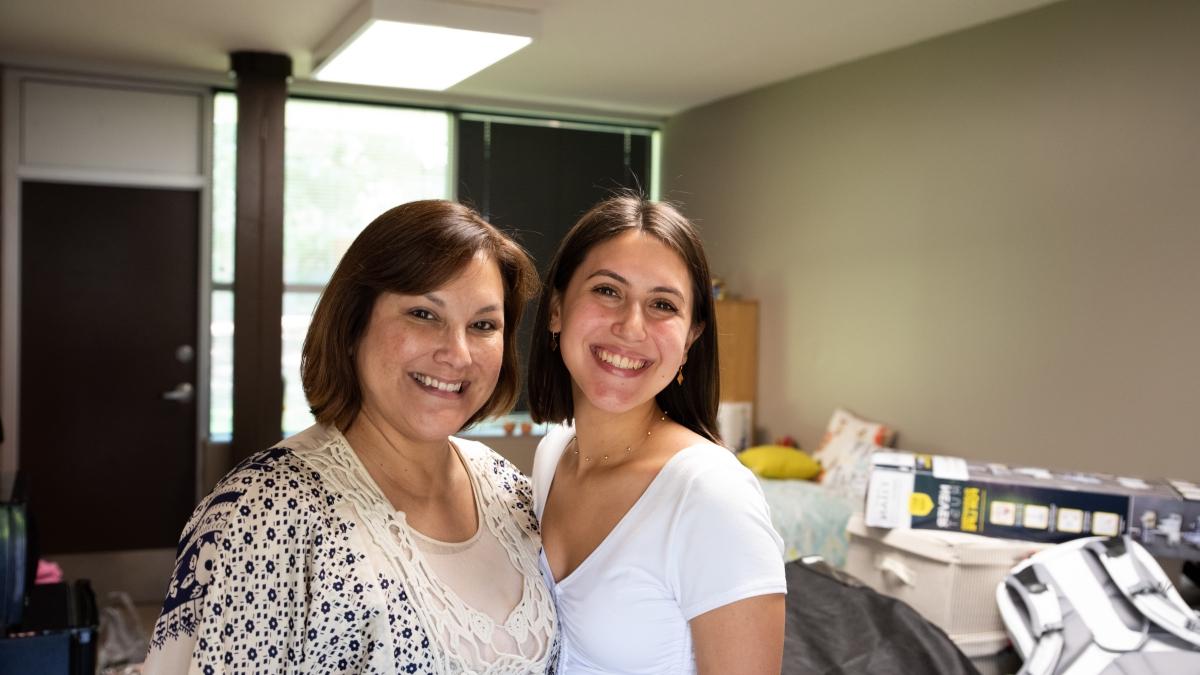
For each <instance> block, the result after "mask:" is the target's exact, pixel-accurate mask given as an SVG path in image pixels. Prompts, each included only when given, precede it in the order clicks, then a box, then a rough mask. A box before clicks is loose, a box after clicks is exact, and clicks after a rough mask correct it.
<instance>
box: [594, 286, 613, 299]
mask: <svg viewBox="0 0 1200 675" xmlns="http://www.w3.org/2000/svg"><path fill="white" fill-rule="evenodd" d="M592 292H593V293H595V294H597V295H607V296H609V297H612V298H615V297H617V296H618V295H619V293H617V289H615V288H613V287H612V286H606V285H601V286H597V287H595V288H593V289H592Z"/></svg>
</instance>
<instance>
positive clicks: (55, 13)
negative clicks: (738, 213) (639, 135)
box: [0, 0, 1055, 118]
mask: <svg viewBox="0 0 1200 675" xmlns="http://www.w3.org/2000/svg"><path fill="white" fill-rule="evenodd" d="M445 1H455V0H445ZM475 1H476V2H477V3H480V2H482V3H486V4H497V5H509V6H515V7H520V8H523V9H526V10H536V11H538V13H539V14H540V15H541V19H542V28H541V35H540V36H539V37H538V38H537V39H536V40H535V41H534V43H533V44H532V45H530V46H529V47H526V48H525V49H523V50H521V51H519V52H517V53H516V54H514V55H512V56H510V57H509V58H507V59H505V60H504V61H501V62H500V63H497V64H495V65H493V66H492V67H490V68H488V69H486V70H484V71H482V72H480V73H478V74H476V75H474V76H472V77H470V78H468V79H466V80H464V81H463V82H461V83H459V84H457V85H455V86H454V87H452V88H451V89H450V90H448V92H447V94H445V95H442V96H444V97H445V98H446V100H449V101H453V100H455V99H458V100H467V99H471V100H477V101H484V102H486V101H493V102H496V103H497V104H502V103H504V102H510V103H513V104H517V105H522V106H526V107H528V106H536V107H541V108H544V109H548V110H557V109H561V110H581V111H595V112H597V113H602V114H614V115H631V116H640V117H647V118H663V117H667V116H670V115H672V114H675V113H677V112H680V111H682V110H686V109H688V108H692V107H695V106H697V105H701V104H704V103H707V102H710V101H714V100H717V99H720V98H724V97H727V96H732V95H735V94H739V93H742V92H745V91H749V90H751V89H755V88H758V87H761V86H763V85H766V84H770V83H773V82H778V81H781V80H786V79H789V78H792V77H795V76H797V75H801V74H804V73H810V72H813V71H817V70H821V69H824V68H828V67H830V66H833V65H836V64H839V63H845V62H848V61H853V60H856V59H860V58H863V57H865V56H869V55H872V54H877V53H880V52H884V51H887V50H890V49H895V48H897V47H902V46H905V45H909V44H913V43H915V42H920V41H922V40H926V39H928V38H931V37H934V36H937V35H943V34H946V33H949V32H953V31H957V30H961V29H963V28H967V27H969V26H974V25H978V24H981V23H985V22H988V21H992V20H995V19H998V18H1001V17H1004V16H1010V15H1013V14H1017V13H1020V12H1023V11H1027V10H1029V9H1032V8H1035V7H1039V6H1042V5H1047V4H1050V3H1051V2H1054V1H1055V0H902V1H899V2H897V1H894V0H737V1H733V0H475ZM357 2H358V0H206V1H203V2H196V1H195V0H186V1H185V0H103V1H101V2H98V1H97V0H0V62H4V63H10V64H21V65H52V66H58V67H63V66H64V65H71V66H74V67H83V68H86V69H102V70H103V69H108V70H114V71H116V72H122V71H124V70H126V69H131V70H133V69H142V70H145V69H155V70H158V71H163V72H180V73H183V72H186V73H191V74H193V75H196V76H202V75H204V74H208V75H211V76H214V77H221V76H223V75H224V73H225V72H226V71H227V69H228V65H229V56H228V55H229V53H230V52H232V51H236V50H256V51H272V52H284V53H287V54H289V55H291V57H292V59H293V70H294V73H295V77H296V83H297V84H298V85H300V86H303V85H304V84H305V81H306V80H307V79H308V76H309V73H310V72H311V69H312V51H313V49H314V47H315V46H316V45H317V43H318V42H319V41H320V40H321V39H322V38H323V37H324V36H325V34H326V33H328V32H329V31H330V30H332V28H333V27H334V26H335V25H336V24H337V23H338V21H340V20H341V18H342V17H343V16H344V15H346V14H347V13H348V12H349V11H350V10H351V8H353V7H354V6H355V4H357ZM389 93H396V92H389ZM399 93H400V94H403V92H399ZM414 96H418V95H416V94H414ZM419 96H424V97H426V98H428V95H427V94H423V95H419Z"/></svg>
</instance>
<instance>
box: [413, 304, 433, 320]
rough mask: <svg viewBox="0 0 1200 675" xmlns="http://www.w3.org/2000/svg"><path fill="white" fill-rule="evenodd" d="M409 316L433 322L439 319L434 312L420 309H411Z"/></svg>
mask: <svg viewBox="0 0 1200 675" xmlns="http://www.w3.org/2000/svg"><path fill="white" fill-rule="evenodd" d="M408 315H409V316H412V317H415V318H418V319H422V320H424V321H432V320H434V319H436V318H437V317H436V316H435V315H434V313H433V312H431V311H429V310H427V309H421V308H419V307H418V308H417V309H410V310H409V311H408Z"/></svg>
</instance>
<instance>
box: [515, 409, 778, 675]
mask: <svg viewBox="0 0 1200 675" xmlns="http://www.w3.org/2000/svg"><path fill="white" fill-rule="evenodd" d="M573 436H574V430H573V429H571V428H570V427H554V428H552V429H551V430H550V432H549V433H547V435H546V437H545V438H543V439H542V442H541V444H539V445H538V450H537V455H536V457H535V458H534V465H533V493H534V509H535V512H536V514H537V516H538V518H539V519H540V518H541V517H542V511H543V509H544V508H545V506H546V497H547V495H548V494H549V491H550V483H551V481H553V479H554V471H555V468H556V467H557V466H558V461H559V458H560V457H561V456H562V454H563V450H564V448H565V447H566V445H567V443H568V442H569V441H570V440H571V438H572V437H573ZM541 566H542V574H543V575H545V577H546V582H547V584H549V586H550V587H551V588H552V589H553V593H554V598H555V602H556V603H557V605H558V619H559V625H560V628H561V630H562V638H563V640H562V652H561V655H560V661H559V670H558V672H559V675H576V674H579V673H654V674H655V675H660V674H664V673H694V672H695V671H696V662H695V657H694V656H693V653H692V636H691V631H690V629H689V627H688V621H690V620H691V619H692V618H694V617H696V616H698V615H700V614H703V613H704V612H707V611H709V610H712V609H716V608H717V607H721V606H724V605H727V604H729V603H732V602H736V601H738V600H743V599H745V598H749V597H753V596H757V595H765V594H769V593H785V592H786V590H787V584H786V582H785V579H784V571H783V541H782V540H781V539H780V537H779V535H778V534H777V533H776V532H775V530H774V529H773V528H772V527H771V518H770V513H769V511H768V508H767V504H766V501H765V500H764V498H763V494H762V488H761V487H760V486H759V483H758V481H757V480H756V479H755V478H754V475H753V474H752V473H750V471H749V470H747V469H746V468H745V467H744V466H742V465H741V464H740V463H739V462H738V461H737V459H736V458H735V457H734V456H733V454H732V453H730V452H729V450H726V449H725V448H722V447H721V446H718V445H715V444H713V443H707V442H705V443H700V444H697V445H693V446H690V447H687V448H684V449H682V450H680V451H679V452H678V453H676V454H675V455H674V456H673V457H671V459H670V460H668V461H667V463H666V465H665V466H663V468H662V470H661V471H660V472H659V474H658V476H656V477H655V478H654V480H653V481H652V482H651V483H650V485H649V487H647V488H646V491H645V493H643V494H642V496H641V497H640V498H639V499H638V501H637V502H635V503H634V505H633V506H632V507H631V508H630V509H629V511H628V512H627V513H626V514H625V515H624V516H623V517H622V518H621V520H620V521H619V522H618V523H617V525H616V527H614V528H613V530H612V532H610V533H609V535H608V536H607V537H606V538H605V539H604V541H602V542H601V543H600V545H599V546H598V547H596V550H595V551H593V552H592V553H591V555H589V556H588V557H587V558H586V559H585V560H584V561H583V562H582V563H581V564H580V565H579V567H578V568H576V569H575V570H574V571H573V572H571V574H569V575H567V576H566V577H565V578H563V579H561V580H559V581H558V582H557V583H555V581H554V578H553V574H552V573H551V572H550V569H549V565H548V564H547V562H546V558H545V555H544V554H543V555H542V557H541Z"/></svg>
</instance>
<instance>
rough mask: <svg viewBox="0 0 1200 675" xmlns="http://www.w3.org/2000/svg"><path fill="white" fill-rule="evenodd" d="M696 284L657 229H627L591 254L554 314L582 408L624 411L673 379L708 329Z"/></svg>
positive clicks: (555, 329) (554, 325)
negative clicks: (696, 317)
mask: <svg viewBox="0 0 1200 675" xmlns="http://www.w3.org/2000/svg"><path fill="white" fill-rule="evenodd" d="M691 289H692V283H691V275H690V274H689V273H688V268H687V265H686V264H685V263H684V261H683V258H682V257H680V256H679V254H678V253H676V252H675V251H674V250H672V249H671V248H670V247H668V246H667V245H666V244H664V243H663V242H662V241H660V240H659V239H657V238H656V237H654V236H652V235H648V234H645V233H643V232H640V231H636V230H633V231H629V232H626V233H624V234H621V235H618V236H616V237H614V238H612V239H609V240H607V241H605V242H602V243H600V244H597V245H596V246H595V247H594V248H592V250H591V251H589V252H588V254H587V256H586V257H585V258H584V259H583V262H582V263H581V264H580V265H579V267H578V268H577V269H576V270H575V272H574V274H573V275H572V277H571V280H570V282H569V283H568V284H567V288H566V290H565V291H563V293H562V294H561V295H560V296H556V297H555V298H554V299H553V300H552V303H553V304H552V306H551V314H550V330H551V331H553V332H556V333H560V335H559V338H558V339H559V349H560V350H561V351H562V358H563V363H565V364H566V366H567V370H568V371H569V372H570V373H571V380H572V383H573V385H574V391H575V396H576V398H575V404H576V406H577V407H578V406H579V405H581V404H583V403H584V402H585V400H586V402H587V403H588V404H590V405H592V406H594V407H596V408H598V409H600V410H604V411H606V412H611V413H619V412H624V411H626V410H630V409H633V408H635V407H637V406H639V405H641V404H643V403H645V402H647V401H649V400H650V399H653V398H654V397H655V395H657V394H658V393H659V392H660V391H662V390H663V389H664V388H666V387H668V386H671V385H672V380H673V379H674V377H675V374H676V373H677V372H678V371H679V367H680V366H681V365H682V364H683V362H684V360H685V359H686V357H687V350H688V348H689V347H691V345H692V342H693V341H694V340H695V339H696V337H697V336H698V335H699V334H700V330H701V328H702V326H696V325H694V324H693V323H692V316H693V301H694V299H693V298H692V290H691Z"/></svg>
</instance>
